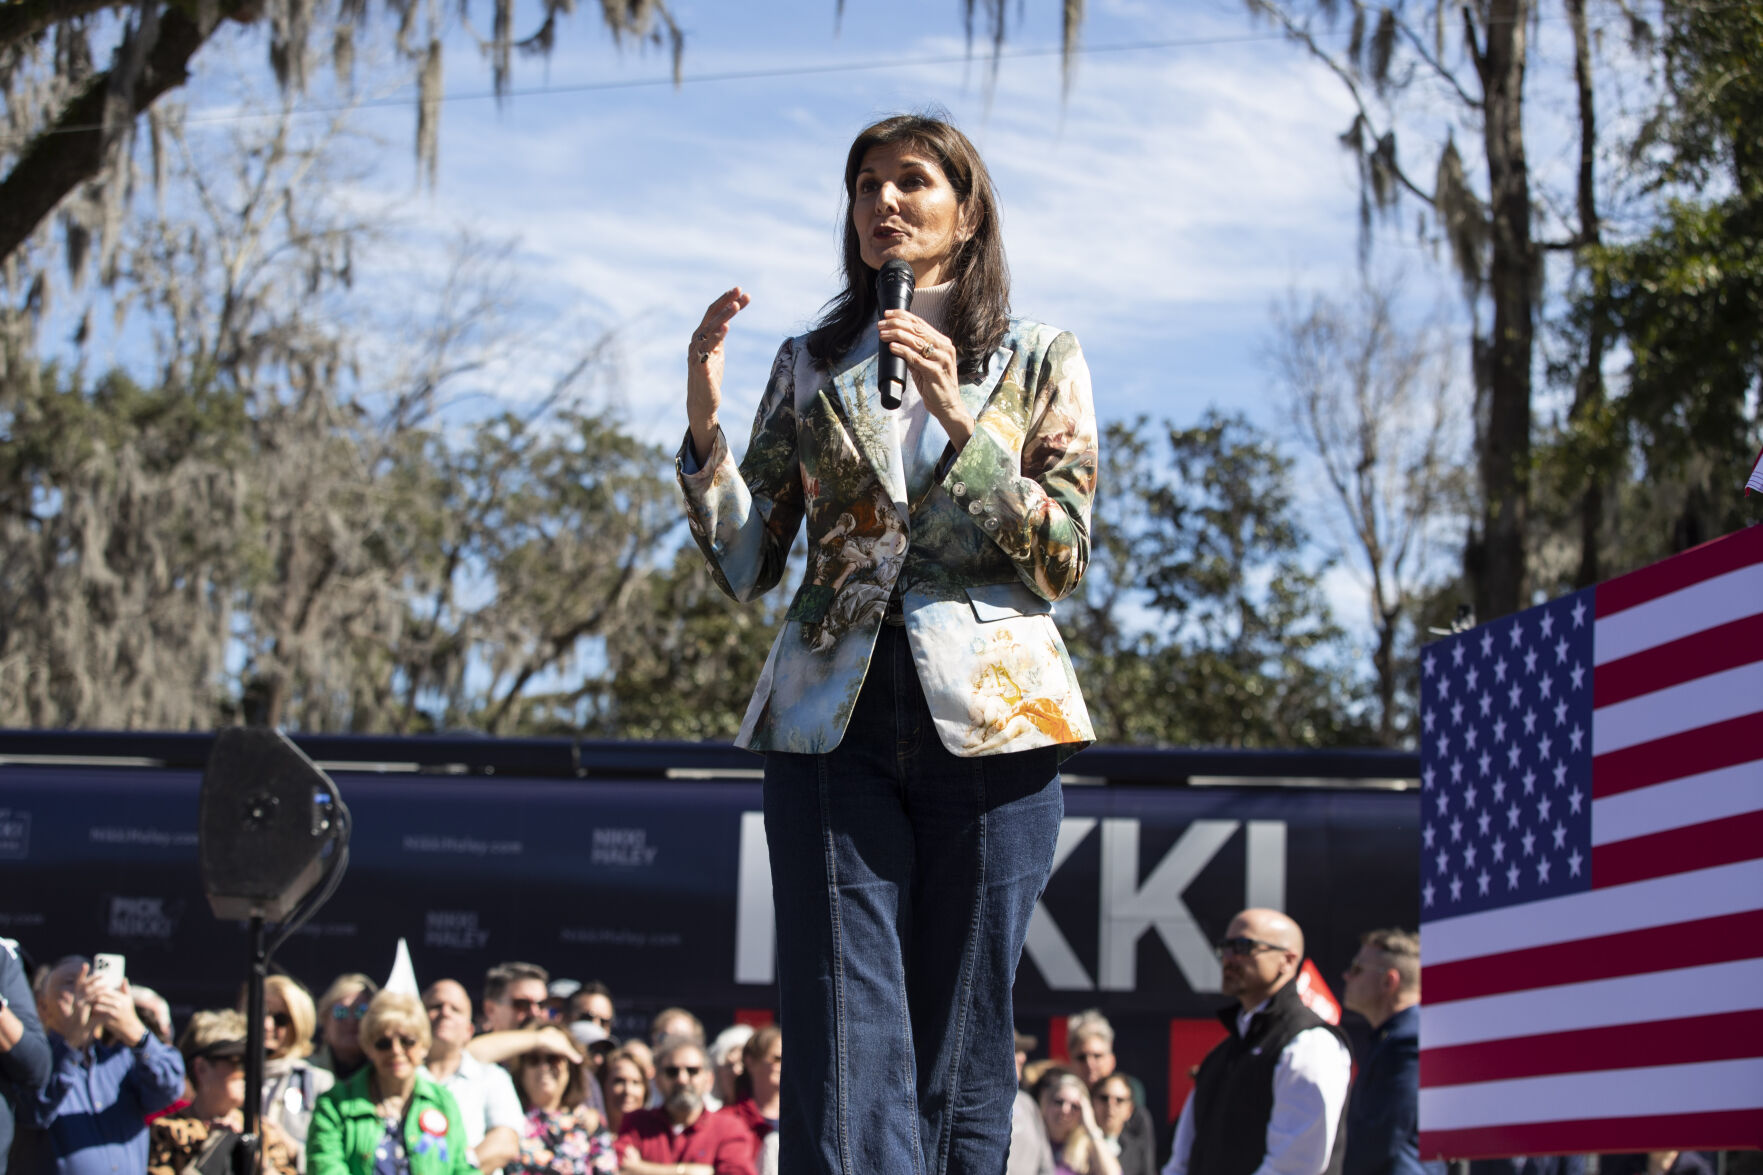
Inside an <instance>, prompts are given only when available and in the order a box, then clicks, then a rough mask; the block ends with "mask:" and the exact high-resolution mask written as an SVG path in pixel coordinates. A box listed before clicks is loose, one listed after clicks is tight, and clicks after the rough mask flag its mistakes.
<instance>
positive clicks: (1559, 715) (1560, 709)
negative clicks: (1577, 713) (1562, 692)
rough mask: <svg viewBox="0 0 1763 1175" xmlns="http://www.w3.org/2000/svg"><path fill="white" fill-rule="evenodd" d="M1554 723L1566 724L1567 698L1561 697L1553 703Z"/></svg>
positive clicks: (1558, 724)
mask: <svg viewBox="0 0 1763 1175" xmlns="http://www.w3.org/2000/svg"><path fill="white" fill-rule="evenodd" d="M1555 725H1556V726H1566V725H1567V699H1566V698H1562V699H1561V700H1560V701H1558V702H1556V703H1555Z"/></svg>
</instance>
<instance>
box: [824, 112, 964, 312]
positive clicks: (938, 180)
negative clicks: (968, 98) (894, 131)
mask: <svg viewBox="0 0 1763 1175" xmlns="http://www.w3.org/2000/svg"><path fill="white" fill-rule="evenodd" d="M964 211H965V210H964V209H963V207H962V204H961V200H960V198H959V197H958V196H956V194H955V189H954V188H952V187H950V186H949V177H948V176H946V175H944V174H943V168H942V165H941V164H940V163H938V162H937V160H936V157H935V156H934V155H931V154H929V153H927V152H925V151H924V150H922V149H921V148H918V147H914V146H912V145H911V144H909V143H889V144H884V145H882V146H879V147H871V148H870V149H869V151H868V152H867V153H865V154H864V156H863V162H862V164H861V165H860V166H859V168H858V171H857V180H856V185H855V188H854V190H853V191H852V193H851V223H852V225H853V226H854V227H855V228H856V230H857V243H858V248H859V251H860V252H861V253H862V255H863V263H864V264H865V265H867V266H869V267H870V268H871V269H880V268H881V267H882V266H883V265H886V264H887V263H888V262H890V261H896V260H898V261H905V262H908V263H910V264H911V266H912V276H913V277H914V278H915V279H916V281H917V283H918V284H919V285H921V286H934V285H937V284H939V283H941V282H945V281H947V280H948V279H949V278H950V277H952V276H953V273H952V271H951V266H952V264H953V262H954V260H955V254H956V252H957V251H958V250H959V249H960V248H961V246H962V244H963V243H964V242H965V241H966V240H967V238H968V237H969V236H971V235H972V231H971V229H970V228H969V227H968V226H967V225H966V223H965V222H966V219H967V218H966V216H965V215H964Z"/></svg>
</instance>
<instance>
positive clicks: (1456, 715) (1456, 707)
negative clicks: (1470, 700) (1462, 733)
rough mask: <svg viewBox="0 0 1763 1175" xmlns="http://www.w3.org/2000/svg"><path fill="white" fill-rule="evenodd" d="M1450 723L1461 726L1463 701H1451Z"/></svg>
mask: <svg viewBox="0 0 1763 1175" xmlns="http://www.w3.org/2000/svg"><path fill="white" fill-rule="evenodd" d="M1451 723H1452V725H1454V726H1462V725H1463V703H1462V702H1452V703H1451Z"/></svg>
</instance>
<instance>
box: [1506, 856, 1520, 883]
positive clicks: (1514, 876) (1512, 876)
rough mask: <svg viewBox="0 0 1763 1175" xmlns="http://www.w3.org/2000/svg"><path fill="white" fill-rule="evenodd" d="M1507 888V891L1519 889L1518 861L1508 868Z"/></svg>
mask: <svg viewBox="0 0 1763 1175" xmlns="http://www.w3.org/2000/svg"><path fill="white" fill-rule="evenodd" d="M1506 888H1507V889H1517V888H1518V862H1516V861H1514V862H1512V864H1510V865H1508V866H1506Z"/></svg>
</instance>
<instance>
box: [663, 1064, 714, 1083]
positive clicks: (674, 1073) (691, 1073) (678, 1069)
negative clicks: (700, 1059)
mask: <svg viewBox="0 0 1763 1175" xmlns="http://www.w3.org/2000/svg"><path fill="white" fill-rule="evenodd" d="M661 1071H662V1072H663V1073H665V1074H667V1076H669V1077H671V1078H673V1079H674V1080H675V1081H678V1080H679V1079H680V1078H682V1077H686V1078H692V1077H696V1076H698V1074H700V1073H702V1072H704V1066H702V1065H663V1066H662V1067H661Z"/></svg>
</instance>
